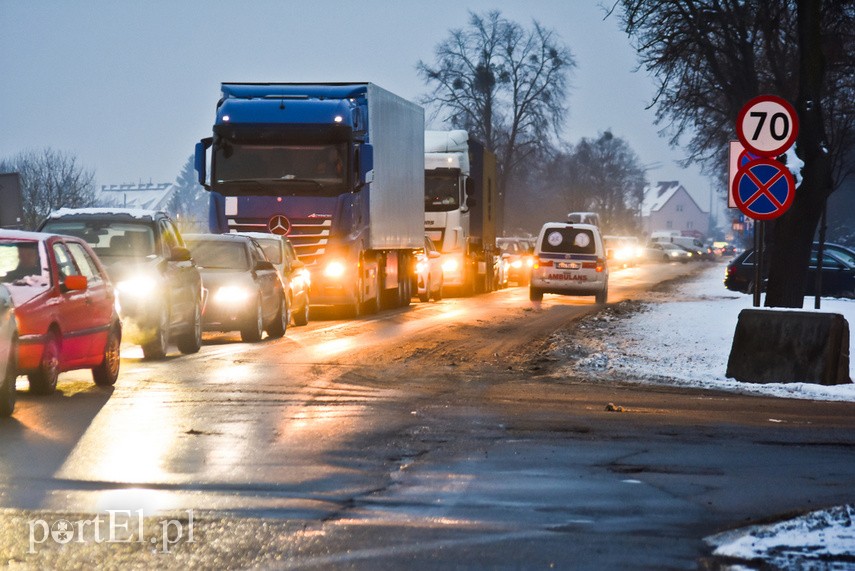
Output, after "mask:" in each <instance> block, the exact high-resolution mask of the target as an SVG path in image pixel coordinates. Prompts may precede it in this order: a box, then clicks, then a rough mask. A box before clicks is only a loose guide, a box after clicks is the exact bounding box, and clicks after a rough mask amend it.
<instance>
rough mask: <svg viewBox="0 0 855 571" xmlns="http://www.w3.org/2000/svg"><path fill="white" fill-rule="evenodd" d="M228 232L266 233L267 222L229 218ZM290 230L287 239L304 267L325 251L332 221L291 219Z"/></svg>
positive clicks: (325, 219) (324, 219) (312, 262)
mask: <svg viewBox="0 0 855 571" xmlns="http://www.w3.org/2000/svg"><path fill="white" fill-rule="evenodd" d="M228 220H229V231H232V232H267V231H268V230H267V222H258V219H250V218H229V219H228ZM289 221H290V222H291V230H289V231H288V234H287V236H288V239H289V240H290V241H291V244H292V245H293V246H294V250H296V252H297V256H298V257H299V258H300V261H301V262H303V263H304V264H306V265H312V264H314V263H315V262H316V261H317V259H318V258H319V257H320V256H321V255H323V253H324V252H325V251H326V247H327V242H328V241H329V237H330V228H331V227H332V220H330V219H329V218H291V219H289Z"/></svg>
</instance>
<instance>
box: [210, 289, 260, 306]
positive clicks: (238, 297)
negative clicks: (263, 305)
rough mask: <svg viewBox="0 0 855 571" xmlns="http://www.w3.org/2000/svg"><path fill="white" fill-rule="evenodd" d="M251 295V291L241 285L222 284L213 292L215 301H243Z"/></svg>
mask: <svg viewBox="0 0 855 571" xmlns="http://www.w3.org/2000/svg"><path fill="white" fill-rule="evenodd" d="M251 296H252V291H250V290H249V288H246V287H243V286H223V287H221V288H220V289H218V290H217V292H216V293H215V294H214V302H215V303H243V302H245V301H246V300H247V299H249V298H250V297H251Z"/></svg>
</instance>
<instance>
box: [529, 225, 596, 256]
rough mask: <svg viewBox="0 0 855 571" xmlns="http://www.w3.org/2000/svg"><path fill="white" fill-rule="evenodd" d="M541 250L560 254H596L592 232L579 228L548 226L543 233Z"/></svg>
mask: <svg viewBox="0 0 855 571" xmlns="http://www.w3.org/2000/svg"><path fill="white" fill-rule="evenodd" d="M540 249H541V251H543V252H556V253H562V254H596V253H597V245H596V243H595V242H594V233H593V232H591V231H590V230H586V229H581V228H550V229H549V230H547V231H546V232H544V234H543V242H542V243H541V245H540Z"/></svg>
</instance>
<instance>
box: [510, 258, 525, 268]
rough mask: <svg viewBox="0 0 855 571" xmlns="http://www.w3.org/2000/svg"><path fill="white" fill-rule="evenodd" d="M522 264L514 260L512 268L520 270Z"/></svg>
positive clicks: (520, 261)
mask: <svg viewBox="0 0 855 571" xmlns="http://www.w3.org/2000/svg"><path fill="white" fill-rule="evenodd" d="M522 264H523V263H522V260H514V261H513V262H511V267H512V268H514V269H517V270H518V269H520V268H521V267H522Z"/></svg>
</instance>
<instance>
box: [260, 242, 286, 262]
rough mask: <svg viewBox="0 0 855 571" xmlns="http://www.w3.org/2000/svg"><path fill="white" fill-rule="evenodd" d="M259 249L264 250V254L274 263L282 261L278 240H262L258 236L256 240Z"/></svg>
mask: <svg viewBox="0 0 855 571" xmlns="http://www.w3.org/2000/svg"><path fill="white" fill-rule="evenodd" d="M256 241H257V242H258V245H259V246H261V249H262V250H264V255H265V256H267V259H268V260H270V261H271V262H273V263H274V264H281V263H282V248H281V247H280V242H279V240H278V239H277V240H264V239H263V238H259V239H257V240H256Z"/></svg>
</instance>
